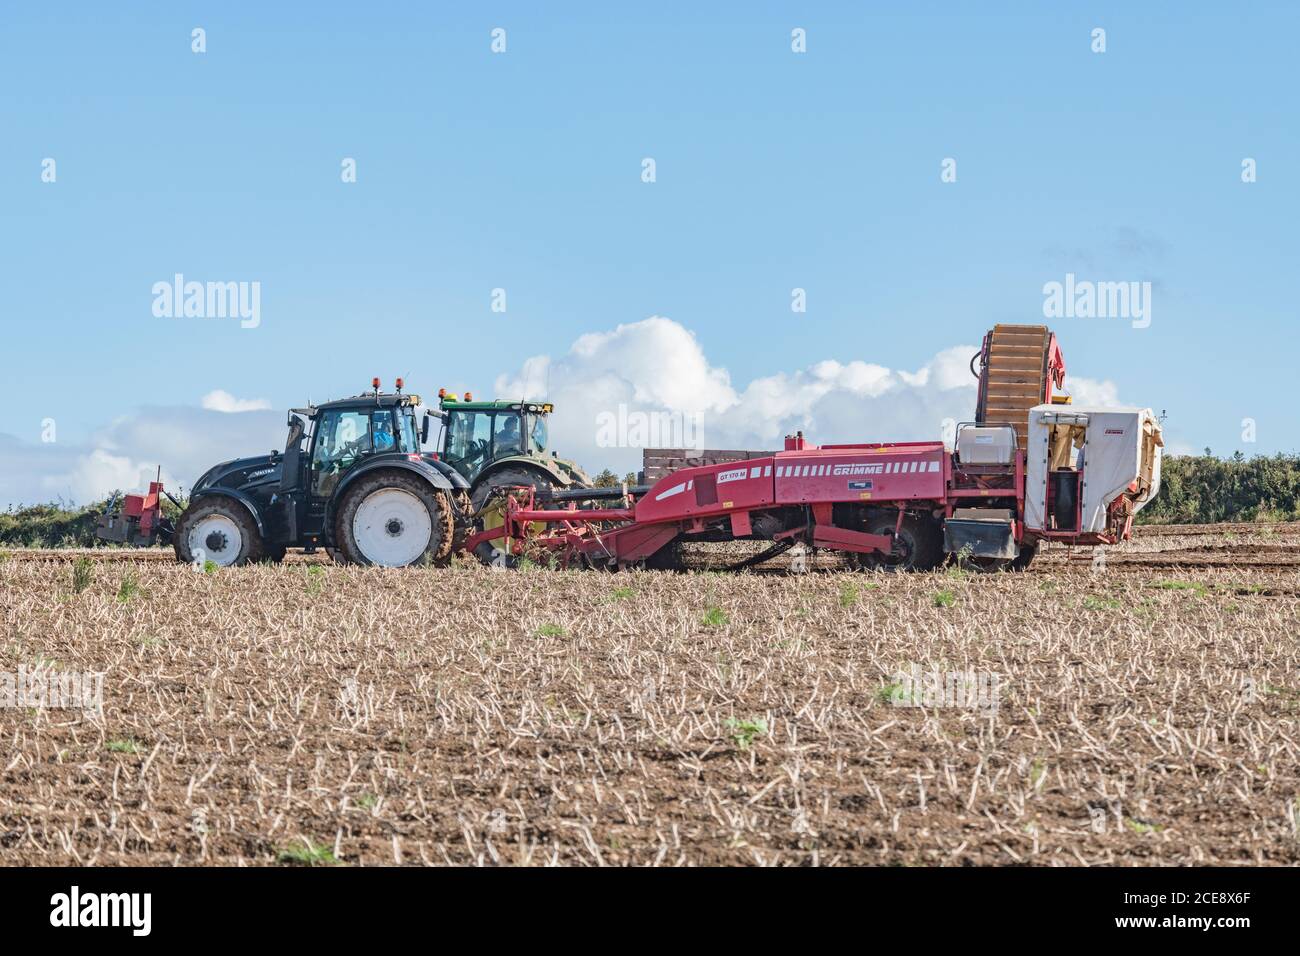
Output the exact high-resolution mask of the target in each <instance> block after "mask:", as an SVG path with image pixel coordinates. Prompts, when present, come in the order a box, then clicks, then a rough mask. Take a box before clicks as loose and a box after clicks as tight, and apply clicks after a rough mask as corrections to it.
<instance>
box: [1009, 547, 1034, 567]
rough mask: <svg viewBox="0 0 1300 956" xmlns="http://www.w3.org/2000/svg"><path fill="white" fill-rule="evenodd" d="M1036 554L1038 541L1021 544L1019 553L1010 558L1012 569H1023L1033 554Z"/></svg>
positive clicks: (1027, 565)
mask: <svg viewBox="0 0 1300 956" xmlns="http://www.w3.org/2000/svg"><path fill="white" fill-rule="evenodd" d="M1036 554H1038V542H1037V541H1035V542H1034V543H1033V544H1022V545H1021V546H1020V553H1019V554H1018V555H1016V556H1015V557H1014V558H1012V559H1011V570H1012V571H1023V570H1025V568H1027V567H1029V562H1030V561H1032V560H1034V555H1036Z"/></svg>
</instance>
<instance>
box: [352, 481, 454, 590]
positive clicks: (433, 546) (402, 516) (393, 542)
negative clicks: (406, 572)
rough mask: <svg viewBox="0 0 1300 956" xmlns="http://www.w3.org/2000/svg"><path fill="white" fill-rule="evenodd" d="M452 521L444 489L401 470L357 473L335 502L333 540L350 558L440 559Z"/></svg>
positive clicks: (385, 561) (387, 563) (386, 563)
mask: <svg viewBox="0 0 1300 956" xmlns="http://www.w3.org/2000/svg"><path fill="white" fill-rule="evenodd" d="M453 533H454V523H453V516H452V507H451V501H450V499H449V498H448V497H447V495H446V493H445V492H443V491H440V490H439V489H437V488H434V487H433V486H432V485H430V484H429V483H428V482H427V481H424V480H423V479H421V478H418V477H416V476H415V475H410V474H405V473H403V472H392V471H381V472H377V473H375V474H373V475H366V476H364V477H362V478H359V479H358V480H357V482H356V484H355V485H353V486H352V487H351V488H349V489H348V490H347V491H346V492H345V494H344V498H343V503H342V504H341V505H340V506H339V510H338V517H337V518H336V519H335V524H334V540H335V542H336V543H337V545H338V549H339V551H340V552H341V553H342V556H343V558H344V560H346V561H347V562H349V563H351V564H375V565H380V566H382V567H390V568H396V567H405V566H406V565H409V564H418V563H420V562H424V561H428V562H441V561H443V560H444V559H445V558H446V557H447V555H449V554H450V553H451V544H452V536H453Z"/></svg>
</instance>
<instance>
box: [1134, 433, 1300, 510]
mask: <svg viewBox="0 0 1300 956" xmlns="http://www.w3.org/2000/svg"><path fill="white" fill-rule="evenodd" d="M1297 518H1300V456H1297V455H1273V456H1272V457H1267V456H1264V455H1256V456H1255V457H1254V458H1247V457H1245V456H1244V455H1243V454H1242V453H1241V452H1237V453H1236V454H1235V455H1233V456H1232V457H1231V458H1216V457H1214V456H1213V455H1211V454H1210V450H1209V449H1208V448H1207V449H1206V450H1205V454H1204V455H1179V456H1177V457H1169V458H1166V459H1165V460H1164V463H1163V466H1162V468H1161V479H1160V493H1159V494H1158V495H1156V499H1155V501H1153V502H1151V504H1149V505H1147V506H1146V507H1145V508H1143V509H1142V511H1141V512H1139V513H1138V521H1139V522H1143V523H1146V524H1157V523H1158V524H1212V523H1214V522H1216V521H1294V520H1296V519H1297Z"/></svg>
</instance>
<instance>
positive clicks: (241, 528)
mask: <svg viewBox="0 0 1300 956" xmlns="http://www.w3.org/2000/svg"><path fill="white" fill-rule="evenodd" d="M172 549H173V550H174V551H175V552H176V560H177V561H181V562H183V563H185V564H194V563H196V562H197V563H206V562H208V561H212V562H214V563H215V564H216V565H218V566H219V567H223V568H228V567H234V566H236V565H240V564H248V563H249V562H250V561H259V560H261V558H262V556H263V554H264V549H263V544H262V536H261V535H260V534H259V533H258V531H257V522H255V521H254V520H253V516H252V514H250V513H249V510H248V509H247V508H245V507H244V506H243V505H242V504H240V503H239V502H238V501H235V500H234V499H233V498H225V497H219V496H214V497H211V498H200V499H199V500H198V501H194V502H191V503H190V506H189V507H188V508H186V509H185V513H184V514H182V515H181V520H180V521H179V522H177V524H176V534H175V536H174V537H173V538H172Z"/></svg>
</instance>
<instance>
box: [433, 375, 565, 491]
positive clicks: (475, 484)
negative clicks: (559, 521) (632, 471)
mask: <svg viewBox="0 0 1300 956" xmlns="http://www.w3.org/2000/svg"><path fill="white" fill-rule="evenodd" d="M554 410H555V406H553V405H551V404H550V403H548V402H528V401H502V400H496V401H481V402H476V401H474V400H473V396H472V395H471V394H470V393H468V392H466V393H465V395H464V397H463V398H461V397H460V396H457V395H453V394H449V393H448V392H447V390H446V389H440V390H439V392H438V409H437V410H436V411H432V410H431V411H430V412H429V413H428V416H427V417H426V419H425V423H424V429H423V435H424V437H425V439H426V440H427V438H428V434H429V418H430V417H436V418H439V419H441V421H442V434H441V437H440V439H439V441H438V445H437V447H438V449H439V453H440V457H441V459H442V460H443V461H444V462H446V463H447V464H448V465H450V466H451V467H452V468H453V469H454V470H455V471H456V472H457V474H459V475H461V476H462V477H463V478H465V480H466V481H468V482H469V483H470V488H471V491H470V495H471V500H472V506H473V508H474V509H475V511H478V510H479V509H481V508H482V507H483V505H484V504H485V503H486V502H487V500H488V498H489V497H491V495H492V492H493V490H494V489H496V488H501V487H518V486H522V485H531V486H532V487H533V488H535V489H537V490H539V491H541V492H543V493H545V492H548V491H552V490H555V489H568V488H575V487H579V488H581V487H588V486H590V485H591V479H590V478H588V477H587V474H586V472H584V471H583V470H582V468H581V467H580V466H579V465H578V464H577V463H575V462H572V461H569V460H567V459H564V458H560V457H559V456H558V455H557V454H556V453H555V452H554V451H552V450H551V449H550V446H549V438H548V435H547V429H546V419H547V416H549V415H550V413H551V412H552V411H554Z"/></svg>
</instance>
